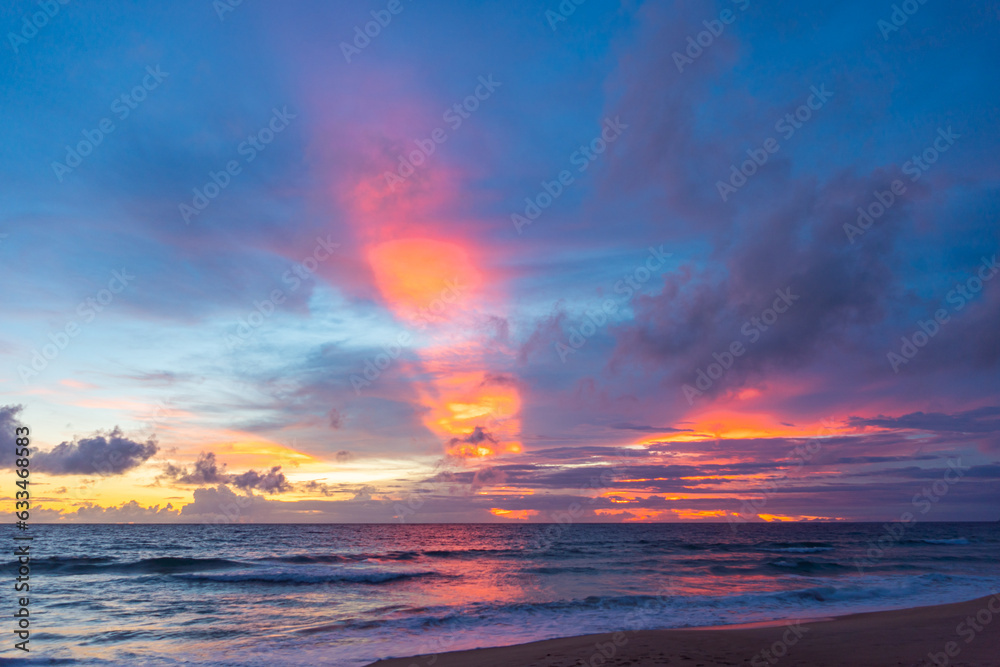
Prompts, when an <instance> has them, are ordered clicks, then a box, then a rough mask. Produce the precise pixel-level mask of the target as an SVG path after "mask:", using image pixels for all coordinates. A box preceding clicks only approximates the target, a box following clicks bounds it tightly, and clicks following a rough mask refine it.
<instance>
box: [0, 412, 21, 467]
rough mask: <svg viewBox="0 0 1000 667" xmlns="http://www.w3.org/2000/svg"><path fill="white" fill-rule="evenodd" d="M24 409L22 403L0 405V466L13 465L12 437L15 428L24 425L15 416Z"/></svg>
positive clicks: (14, 433)
mask: <svg viewBox="0 0 1000 667" xmlns="http://www.w3.org/2000/svg"><path fill="white" fill-rule="evenodd" d="M23 409H24V406H22V405H4V406H2V407H0V468H10V467H12V466H13V465H14V458H15V457H14V438H15V437H16V429H17V428H18V427H20V426H24V424H22V423H21V422H20V421H19V420H18V418H17V416H18V414H19V413H20V412H21V410H23Z"/></svg>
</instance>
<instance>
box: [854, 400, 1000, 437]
mask: <svg viewBox="0 0 1000 667" xmlns="http://www.w3.org/2000/svg"><path fill="white" fill-rule="evenodd" d="M848 423H849V424H850V425H851V426H877V427H879V428H893V429H912V430H917V431H931V432H938V433H996V432H998V431H1000V407H998V406H987V407H982V408H977V409H975V410H967V411H965V412H959V413H956V414H953V415H948V414H944V413H941V412H926V413H925V412H911V413H910V414H908V415H903V416H902V417H886V416H884V415H879V416H878V417H851V418H850V420H849V421H848Z"/></svg>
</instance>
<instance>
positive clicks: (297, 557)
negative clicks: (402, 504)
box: [257, 551, 420, 565]
mask: <svg viewBox="0 0 1000 667" xmlns="http://www.w3.org/2000/svg"><path fill="white" fill-rule="evenodd" d="M419 557H420V554H419V553H418V552H416V551H390V552H386V553H360V554H318V555H313V554H290V555H288V556H268V557H266V558H259V559H257V560H258V561H264V562H269V563H290V564H293V565H315V564H325V563H356V562H359V561H365V560H382V561H386V560H388V561H405V560H416V559H417V558H419Z"/></svg>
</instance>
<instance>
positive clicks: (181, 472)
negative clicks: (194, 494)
mask: <svg viewBox="0 0 1000 667" xmlns="http://www.w3.org/2000/svg"><path fill="white" fill-rule="evenodd" d="M167 465H168V469H167V474H168V476H173V477H176V481H177V482H179V483H181V484H217V483H219V482H225V481H227V480H228V479H229V477H230V476H229V475H227V474H225V469H226V464H225V463H223V464H222V465H219V463H218V462H217V461H216V459H215V452H202V453H201V454H199V455H198V460H197V461H195V462H194V471H192V472H190V473H189V472H188V471H187V469H180V468H177V467H176V466H173V465H170V464H167Z"/></svg>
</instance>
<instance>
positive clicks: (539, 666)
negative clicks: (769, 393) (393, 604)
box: [368, 592, 1000, 667]
mask: <svg viewBox="0 0 1000 667" xmlns="http://www.w3.org/2000/svg"><path fill="white" fill-rule="evenodd" d="M935 663H936V664H937V665H940V666H941V667H943V666H944V665H948V666H951V667H957V666H962V665H965V666H968V667H973V666H976V667H981V666H985V665H1000V592H998V593H995V594H993V595H988V596H986V597H981V598H976V599H974V600H967V601H965V602H955V603H949V604H942V605H934V606H929V607H910V608H906V609H895V610H890V611H871V612H860V613H853V614H847V615H844V616H836V617H833V618H820V619H816V618H811V619H797V620H796V619H792V620H778V621H765V622H763V623H750V624H740V625H731V626H712V627H701V628H683V629H666V630H622V631H619V632H614V633H603V634H592V635H580V636H576V637H560V638H557V639H545V640H541V641H536V642H529V643H526V644H514V645H511V646H499V647H493V648H479V649H471V650H465V651H451V652H446V653H437V654H426V655H418V656H412V657H400V658H388V659H384V660H379V661H377V662H373V663H370V665H368V667H376V666H377V667H413V666H415V667H430V665H433V666H434V667H466V666H467V665H476V667H583V666H590V667H598V666H600V665H604V666H605V667H617V666H622V667H624V666H626V665H627V666H630V667H639V666H646V665H670V666H671V667H698V666H701V667H710V666H715V665H750V667H764V666H765V665H781V666H782V667H786V666H787V667H791V666H793V665H798V666H802V667H805V666H810V667H838V666H841V665H853V666H856V667H866V666H871V667H876V666H883V665H895V666H904V667H917V666H924V665H934V664H935Z"/></svg>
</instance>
